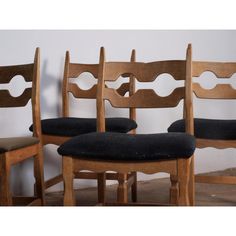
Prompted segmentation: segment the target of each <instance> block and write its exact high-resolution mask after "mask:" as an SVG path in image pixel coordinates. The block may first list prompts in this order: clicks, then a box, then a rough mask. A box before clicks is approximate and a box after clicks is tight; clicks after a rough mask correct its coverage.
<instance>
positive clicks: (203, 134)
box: [168, 61, 236, 201]
mask: <svg viewBox="0 0 236 236" xmlns="http://www.w3.org/2000/svg"><path fill="white" fill-rule="evenodd" d="M206 71H208V72H212V73H214V74H215V76H216V77H217V78H226V79H227V78H230V77H231V76H232V75H233V74H234V73H235V72H236V63H230V62H204V61H193V62H192V75H191V76H192V77H200V76H201V74H202V73H203V72H206ZM193 92H194V94H195V95H196V97H197V98H199V99H227V100H229V99H236V90H235V89H234V88H233V87H231V85H229V84H217V85H216V86H215V87H214V88H212V89H204V88H203V87H201V85H200V84H199V83H193ZM213 101H214V100H213ZM184 129H185V127H184V120H178V121H175V122H174V123H173V124H172V125H171V126H170V127H169V129H168V131H169V132H182V131H184ZM194 135H195V137H196V147H197V148H207V147H212V148H217V149H224V148H235V147H236V120H220V119H203V118H195V119H194ZM191 169H192V171H193V170H194V169H193V166H192V168H191ZM192 176H194V172H193V174H192ZM195 182H199V183H212V184H236V177H235V176H204V175H196V176H195ZM191 195H192V196H193V197H192V199H193V200H192V201H194V188H193V189H192V193H191Z"/></svg>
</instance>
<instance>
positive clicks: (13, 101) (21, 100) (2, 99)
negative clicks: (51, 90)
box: [0, 88, 32, 107]
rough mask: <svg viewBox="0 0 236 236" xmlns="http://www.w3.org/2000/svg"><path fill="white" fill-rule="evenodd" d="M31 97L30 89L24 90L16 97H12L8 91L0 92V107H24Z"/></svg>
mask: <svg viewBox="0 0 236 236" xmlns="http://www.w3.org/2000/svg"><path fill="white" fill-rule="evenodd" d="M31 96H32V88H26V89H25V90H24V92H23V93H22V94H21V95H20V96H18V97H13V96H12V95H11V94H10V92H9V91H8V90H5V89H4V90H0V107H24V106H26V105H27V104H28V102H29V100H30V99H31Z"/></svg>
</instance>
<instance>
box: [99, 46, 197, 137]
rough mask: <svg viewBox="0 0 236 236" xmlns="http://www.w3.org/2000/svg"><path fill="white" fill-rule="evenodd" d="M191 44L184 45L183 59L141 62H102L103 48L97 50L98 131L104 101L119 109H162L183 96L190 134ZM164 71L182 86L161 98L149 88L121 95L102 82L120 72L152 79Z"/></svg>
mask: <svg viewBox="0 0 236 236" xmlns="http://www.w3.org/2000/svg"><path fill="white" fill-rule="evenodd" d="M191 70H192V69H191V45H189V46H188V49H187V54H186V60H175V61H156V62H150V63H141V62H105V53H104V48H101V52H100V67H99V74H98V78H99V80H98V93H97V111H98V113H97V117H98V125H97V127H98V131H100V132H104V131H105V119H104V101H105V100H108V101H109V102H110V103H111V105H112V106H114V107H119V108H129V107H132V108H164V107H176V106H177V105H178V104H179V102H180V100H182V99H184V104H185V106H184V107H185V108H184V109H185V112H184V115H185V117H186V119H185V120H186V131H187V132H188V133H190V134H193V110H192V81H191V79H192V78H191ZM163 73H167V74H170V75H171V76H173V78H174V79H175V80H183V81H185V83H184V86H183V87H178V88H176V89H175V90H174V91H173V92H172V93H171V94H170V95H169V96H166V97H161V96H159V95H157V94H156V93H155V91H154V90H152V89H139V90H137V91H136V92H135V93H134V94H133V95H132V96H130V97H124V96H121V95H120V94H118V93H117V91H116V90H114V89H112V88H107V87H106V86H105V83H106V81H116V80H117V79H118V77H120V76H122V75H124V74H132V75H133V77H134V78H135V79H137V80H138V81H139V82H152V81H154V80H155V79H156V78H157V77H158V76H159V75H160V74H163Z"/></svg>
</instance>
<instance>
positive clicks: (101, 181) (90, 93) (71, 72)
mask: <svg viewBox="0 0 236 236" xmlns="http://www.w3.org/2000/svg"><path fill="white" fill-rule="evenodd" d="M135 57H136V55H135V50H133V51H132V53H131V61H135ZM98 68H99V65H98V64H78V63H71V62H70V54H69V51H67V52H66V56H65V66H64V77H63V85H62V116H63V117H69V116H70V114H69V113H70V112H69V94H70V93H71V94H72V95H73V97H74V98H77V99H96V97H97V85H96V84H95V85H94V86H93V87H92V88H90V89H88V90H83V89H81V88H79V86H78V85H77V84H75V83H71V82H70V81H69V79H70V78H78V77H79V76H80V74H82V73H84V72H89V73H91V74H92V75H93V77H94V78H96V79H97V78H98ZM124 76H125V77H130V81H129V82H128V83H123V84H122V85H121V86H120V87H119V88H118V89H117V90H116V91H117V93H118V94H120V95H121V96H124V95H125V94H126V93H127V92H129V94H130V95H132V94H133V93H134V91H135V80H134V78H133V77H132V76H130V75H124ZM129 113H130V115H129V116H130V119H133V120H135V119H136V113H135V108H130V109H129ZM130 132H131V133H135V130H132V131H130ZM70 138H72V137H65V136H55V135H47V134H42V140H43V145H47V144H54V145H58V146H59V145H61V144H63V143H64V142H66V141H67V140H69V139H70ZM131 175H132V176H133V177H132V179H134V181H133V185H132V199H133V201H136V199H137V184H136V180H137V175H136V173H132V174H131ZM129 177H131V176H130V175H128V176H127V178H129ZM75 178H77V179H97V180H98V201H99V202H100V203H103V202H104V201H105V200H104V199H105V187H104V185H105V181H106V179H110V180H116V179H117V174H115V173H106V174H99V175H97V174H95V173H91V172H81V173H76V175H75ZM62 181H63V177H62V174H59V175H57V176H55V177H53V178H51V179H49V180H47V181H45V188H46V189H47V188H49V187H51V186H53V185H55V184H58V183H60V182H62Z"/></svg>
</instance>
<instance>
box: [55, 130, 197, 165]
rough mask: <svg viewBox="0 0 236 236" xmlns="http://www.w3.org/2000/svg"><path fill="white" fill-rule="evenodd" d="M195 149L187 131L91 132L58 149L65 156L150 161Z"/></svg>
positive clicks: (185, 156) (175, 155)
mask: <svg viewBox="0 0 236 236" xmlns="http://www.w3.org/2000/svg"><path fill="white" fill-rule="evenodd" d="M194 150H195V138H194V137H193V136H192V135H189V134H186V133H161V134H137V135H132V134H123V133H110V132H105V133H98V132H95V133H89V134H84V135H80V136H77V137H74V138H72V139H70V140H69V141H67V142H65V143H64V144H62V145H61V146H60V147H59V148H58V153H59V154H60V155H64V156H72V157H75V158H76V157H80V158H91V159H99V160H100V159H103V160H117V161H125V160H126V161H150V160H163V159H175V158H178V157H181V158H188V157H190V156H191V155H192V154H193V152H194Z"/></svg>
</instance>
